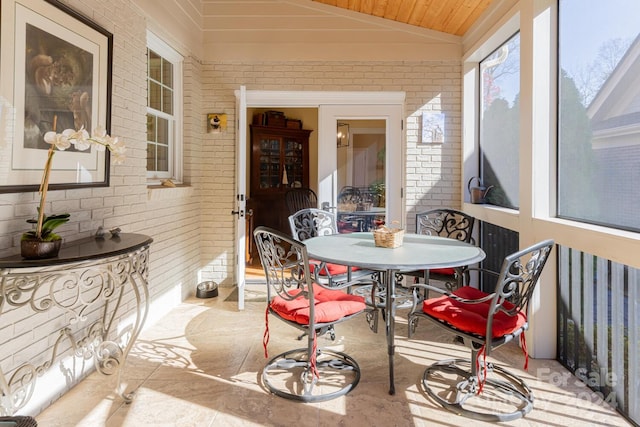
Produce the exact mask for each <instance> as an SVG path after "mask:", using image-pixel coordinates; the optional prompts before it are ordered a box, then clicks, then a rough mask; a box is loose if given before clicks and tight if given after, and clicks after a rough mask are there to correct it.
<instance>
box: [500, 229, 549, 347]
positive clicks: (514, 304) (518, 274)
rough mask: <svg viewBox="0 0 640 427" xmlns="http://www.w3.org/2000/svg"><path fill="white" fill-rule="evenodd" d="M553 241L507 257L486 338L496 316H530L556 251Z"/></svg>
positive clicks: (503, 264)
mask: <svg viewBox="0 0 640 427" xmlns="http://www.w3.org/2000/svg"><path fill="white" fill-rule="evenodd" d="M553 245H554V242H553V240H544V241H542V242H539V243H537V244H535V245H532V246H530V247H528V248H526V249H523V250H521V251H519V252H515V253H513V254H511V255H508V256H507V257H505V259H504V262H503V263H502V268H501V270H500V276H499V277H498V281H497V283H496V287H495V290H494V297H493V300H492V302H491V306H490V308H489V317H488V318H489V322H488V324H487V336H488V337H490V336H491V334H490V331H492V321H491V320H492V319H493V317H494V315H495V313H497V312H499V311H502V312H504V313H506V314H508V315H509V316H515V315H516V314H517V313H519V312H521V313H524V314H526V315H528V314H529V313H528V310H529V301H530V300H531V296H532V295H533V292H534V291H535V287H536V285H537V283H538V279H539V278H540V274H542V270H543V268H544V265H545V264H546V262H547V259H548V258H549V254H550V253H551V250H552V249H553Z"/></svg>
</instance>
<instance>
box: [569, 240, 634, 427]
mask: <svg viewBox="0 0 640 427" xmlns="http://www.w3.org/2000/svg"><path fill="white" fill-rule="evenodd" d="M558 253H559V259H558V321H559V325H558V328H559V330H558V360H559V361H560V363H562V364H563V365H564V366H566V367H567V369H569V370H570V371H572V372H573V373H574V374H575V375H576V376H577V377H578V378H580V379H582V381H583V382H584V383H585V384H586V385H587V386H588V387H589V388H591V389H592V390H593V391H595V392H597V393H598V394H599V395H600V396H601V397H602V398H603V399H604V400H605V402H608V403H609V404H611V406H613V407H615V408H616V409H617V410H618V412H620V413H621V414H622V415H623V416H625V417H627V418H628V419H629V420H631V421H632V422H634V423H635V424H636V425H637V424H638V423H639V422H640V271H639V270H637V269H635V268H631V267H629V266H626V265H622V264H617V263H615V262H612V261H610V260H607V259H603V258H598V257H596V256H593V255H590V254H587V253H584V252H580V251H577V250H575V249H572V248H568V247H563V246H559V251H558ZM585 396H586V395H585Z"/></svg>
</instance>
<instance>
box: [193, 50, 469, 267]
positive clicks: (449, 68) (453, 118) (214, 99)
mask: <svg viewBox="0 0 640 427" xmlns="http://www.w3.org/2000/svg"><path fill="white" fill-rule="evenodd" d="M460 73H461V68H460V64H459V63H458V62H339V63H326V62H305V63H298V62H273V63H267V62H258V63H246V62H222V63H205V64H204V65H203V90H204V102H203V105H204V109H205V110H206V111H209V112H213V111H222V110H221V108H224V112H227V113H228V114H229V116H230V117H229V119H230V120H229V122H230V123H233V121H234V120H235V113H234V105H235V96H234V91H235V90H237V89H239V87H240V86H241V85H245V86H246V87H247V89H248V90H292V91H301V90H313V91H322V90H324V91H405V92H406V110H405V113H406V138H407V160H406V183H407V185H406V198H407V228H408V229H409V230H413V229H415V213H416V212H417V211H421V210H425V209H429V208H435V207H454V208H455V207H458V208H459V206H460V202H459V200H460V197H461V196H460V178H459V174H460V168H461V161H460V157H461V148H460V139H461V130H460V129H461V114H460V110H461V90H462V89H461V80H460ZM423 111H443V112H445V113H446V123H445V132H446V136H447V139H446V142H445V143H444V144H422V143H420V129H421V116H422V112H423ZM234 137H235V136H234V134H233V132H232V131H230V132H227V134H226V135H224V136H223V137H218V138H215V139H214V137H209V136H207V138H208V139H211V146H210V147H208V145H209V143H208V141H207V142H205V144H204V145H205V146H204V147H203V155H204V157H206V158H207V159H210V160H208V161H211V167H209V168H206V169H204V170H203V184H204V185H203V191H204V194H205V195H206V197H203V222H202V234H203V244H202V256H203V260H204V262H205V264H207V263H209V268H207V270H208V271H215V272H216V273H215V274H216V277H217V278H218V279H219V278H221V277H222V276H225V275H226V276H227V280H228V279H229V278H231V277H232V274H233V257H232V254H233V253H234V252H233V251H234V249H233V248H234V241H233V234H232V232H233V227H234V218H233V217H231V216H230V215H228V213H229V212H230V211H231V210H232V208H233V206H234V205H233V197H234V194H235V191H234V188H233V182H234V179H233V174H234V155H233V153H234V149H235V139H234ZM320 149H321V148H320ZM214 153H215V155H214ZM212 213H214V215H211V214H212ZM209 274H212V273H209Z"/></svg>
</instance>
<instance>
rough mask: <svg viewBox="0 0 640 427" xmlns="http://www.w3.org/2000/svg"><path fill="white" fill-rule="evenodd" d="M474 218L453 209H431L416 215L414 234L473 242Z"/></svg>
mask: <svg viewBox="0 0 640 427" xmlns="http://www.w3.org/2000/svg"><path fill="white" fill-rule="evenodd" d="M474 222H475V218H474V217H472V216H471V215H467V214H466V213H464V212H460V211H457V210H453V209H433V210H429V211H426V212H420V213H418V214H416V233H417V234H426V235H431V236H440V237H449V238H451V239H456V240H460V241H462V242H467V243H471V242H472V241H473V239H472V237H473V224H474Z"/></svg>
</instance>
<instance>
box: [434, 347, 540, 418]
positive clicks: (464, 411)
mask: <svg viewBox="0 0 640 427" xmlns="http://www.w3.org/2000/svg"><path fill="white" fill-rule="evenodd" d="M475 366H476V364H475V359H474V358H472V359H471V361H469V360H467V359H449V360H443V361H440V362H436V363H434V364H432V365H430V366H429V367H428V368H427V369H426V370H425V371H424V374H423V376H422V386H423V387H424V390H425V391H426V392H427V394H428V395H429V396H430V397H431V398H432V399H433V400H435V401H436V402H437V403H438V404H440V405H441V406H443V407H444V408H446V409H448V410H449V411H451V412H454V413H456V414H458V415H462V416H465V417H469V418H473V419H476V420H481V421H489V422H502V421H512V420H515V419H518V418H520V417H523V416H525V415H526V414H528V413H529V412H531V410H532V409H533V393H532V391H531V389H530V388H529V387H528V386H527V384H526V383H525V382H524V381H523V380H522V379H521V378H520V377H518V376H517V375H515V374H513V373H511V372H509V371H507V370H505V369H503V368H501V367H499V366H496V365H495V364H493V363H487V378H485V381H484V385H483V389H482V392H481V393H479V389H480V384H479V380H478V376H477V374H476V368H475ZM480 369H483V368H482V367H481V368H480Z"/></svg>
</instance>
